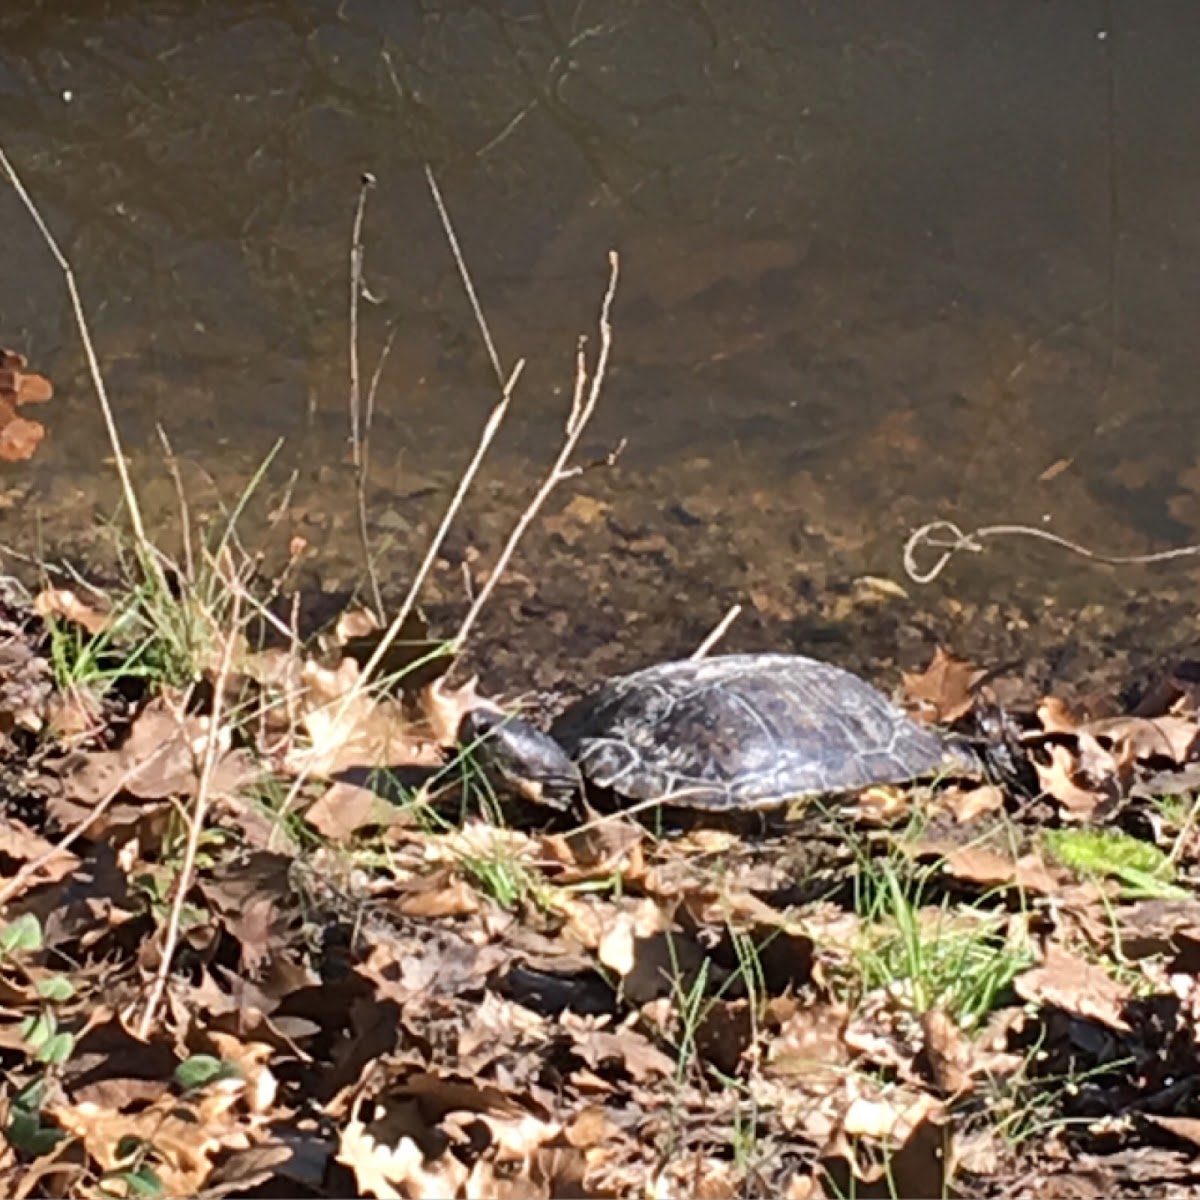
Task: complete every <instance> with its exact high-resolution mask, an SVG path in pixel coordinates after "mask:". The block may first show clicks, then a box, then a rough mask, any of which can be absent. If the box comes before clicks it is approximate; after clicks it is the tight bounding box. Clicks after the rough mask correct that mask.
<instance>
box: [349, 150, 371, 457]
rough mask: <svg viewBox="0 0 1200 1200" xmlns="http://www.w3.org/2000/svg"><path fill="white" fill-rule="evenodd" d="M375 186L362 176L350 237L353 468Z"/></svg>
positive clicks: (358, 437) (357, 451) (357, 443)
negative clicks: (366, 229)
mask: <svg viewBox="0 0 1200 1200" xmlns="http://www.w3.org/2000/svg"><path fill="white" fill-rule="evenodd" d="M374 186H375V177H374V176H373V175H371V174H364V175H363V177H362V180H361V181H360V183H359V189H358V206H357V207H356V208H355V210H354V225H353V227H352V229H351V233H350V447H351V453H352V454H353V455H354V465H355V466H356V467H357V466H358V464H359V455H360V454H361V452H362V430H361V428H360V423H361V421H362V388H361V385H360V382H359V369H358V306H359V302H360V301H361V299H362V287H363V242H362V227H363V220H364V218H365V217H366V213H367V193H368V192H369V191H370V190H371V189H372V188H373V187H374Z"/></svg>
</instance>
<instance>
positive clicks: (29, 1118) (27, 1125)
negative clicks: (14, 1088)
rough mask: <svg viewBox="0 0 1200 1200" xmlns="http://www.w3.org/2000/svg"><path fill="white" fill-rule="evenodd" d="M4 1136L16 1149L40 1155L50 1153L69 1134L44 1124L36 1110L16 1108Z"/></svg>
mask: <svg viewBox="0 0 1200 1200" xmlns="http://www.w3.org/2000/svg"><path fill="white" fill-rule="evenodd" d="M4 1136H5V1137H6V1138H7V1139H8V1142H9V1145H11V1146H13V1147H14V1148H15V1149H17V1150H21V1151H23V1152H24V1153H26V1154H32V1155H35V1156H39V1155H42V1154H49V1153H50V1151H51V1150H53V1149H54V1147H55V1146H57V1145H58V1143H59V1142H61V1141H62V1140H63V1138H65V1137H66V1136H67V1135H66V1134H65V1133H64V1132H63V1131H62V1130H61V1129H55V1128H53V1127H52V1126H48V1125H43V1124H42V1119H41V1116H40V1115H39V1114H38V1113H36V1112H24V1111H22V1110H21V1109H14V1110H13V1114H12V1117H11V1119H10V1120H9V1122H8V1128H7V1129H5V1131H4Z"/></svg>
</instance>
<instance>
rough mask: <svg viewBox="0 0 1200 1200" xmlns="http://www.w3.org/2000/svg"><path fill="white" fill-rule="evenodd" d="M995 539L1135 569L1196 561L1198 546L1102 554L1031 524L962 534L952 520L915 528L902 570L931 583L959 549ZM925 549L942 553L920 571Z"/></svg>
mask: <svg viewBox="0 0 1200 1200" xmlns="http://www.w3.org/2000/svg"><path fill="white" fill-rule="evenodd" d="M996 537H1027V538H1034V539H1035V540H1037V541H1039V542H1049V543H1050V544H1051V545H1052V546H1058V547H1060V548H1062V549H1063V550H1069V551H1070V552H1071V553H1072V554H1078V555H1079V556H1080V557H1082V558H1087V559H1090V560H1091V561H1092V562H1098V563H1105V564H1107V565H1110V566H1135V565H1145V564H1148V563H1160V562H1170V561H1171V560H1172V559H1177V558H1195V557H1196V556H1197V555H1200V544H1197V545H1191V546H1178V547H1176V548H1175V549H1173V550H1157V551H1155V552H1153V553H1151V554H1102V553H1100V552H1099V551H1098V550H1090V549H1089V548H1088V547H1087V546H1082V545H1080V544H1079V543H1078V542H1073V541H1071V540H1070V539H1069V538H1065V537H1059V535H1058V534H1056V533H1050V532H1049V530H1046V529H1038V528H1037V527H1036V526H1033V525H985V526H983V527H982V528H981V529H976V530H974V531H972V532H971V533H964V532H963V531H962V530H961V529H959V527H958V526H957V525H955V524H954V522H953V521H930V522H929V523H928V524H926V525H922V526H921V527H920V529H915V530H913V532H912V533H911V534H910V535H909V538H908V541H906V542H905V543H904V570H905V572H906V573H907V575H908V577H909V579H911V580H912V581H913V582H914V583H932V582H933V580H935V579H936V578H937V577H938V576H939V575H940V574H941V573H942V572H943V571H944V570H945V569H946V565H947V564H948V563H949V562H950V560H951V559H952V558H953V557H954V555H955V554H957V553H958V552H959V551H960V550H969V551H971V552H972V553H973V554H980V553H982V552H983V546H982V545H981V543H982V542H983V541H985V540H986V539H987V538H996ZM924 547H931V548H933V549H935V550H940V551H941V553H940V554H939V555H938V557H937V559H936V560H935V561H934V564H933V566H931V567H929V568H927V569H925V570H922V569H921V568H919V567H918V566H917V551H918V550H919V549H921V548H924Z"/></svg>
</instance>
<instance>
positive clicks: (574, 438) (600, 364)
mask: <svg viewBox="0 0 1200 1200" xmlns="http://www.w3.org/2000/svg"><path fill="white" fill-rule="evenodd" d="M608 267H609V274H608V287H607V288H606V289H605V292H604V300H603V301H602V303H601V305H600V349H599V352H598V353H597V355H596V366H595V369H594V370H593V372H592V374H591V377H590V379H589V376H588V366H587V355H586V353H585V347H584V343H583V341H582V339H581V341H580V344H579V349H578V351H577V353H576V356H575V392H574V395H573V397H572V400H571V411H570V414H569V415H568V416H567V424H566V429H565V431H564V434H563V441H562V445H561V447H560V448H559V451H558V457H557V458H556V459H555V460H554V463H553V464H552V465H551V467H550V470H549V471H548V472H547V474H546V477H545V479H543V480H542V485H541V487H539V488H538V490H537V491H536V492H535V493H534V497H533V499H532V500H531V501H530V502H529V505H528V507H527V508H526V509H525V511H524V512H523V513H522V514H521V515H520V517H519V518H518V519H517V523H516V525H515V526H513V531H512V533H511V534H509V537H508V541H507V542H505V543H504V548H503V549H502V550H501V551H500V556H499V558H497V559H496V564H495V566H494V567H493V568H492V570H491V572H490V574H489V575H488V577H487V580H486V581H485V583H484V585H483V586H482V587H481V588H480V589H479V594H478V595H477V596H476V597H475V601H474V603H473V604H472V605H471V607H470V609H469V611H468V612H467V615H466V616H465V617H464V618H463V622H462V624H461V625H460V626H459V627H458V632H457V633H456V634H455V635H454V640H453V642H452V645H453V647H454V650H455V652H456V653H458V652H461V650H462V648H463V646H464V645H465V644H466V640H467V635H468V634H469V633H470V632H471V629H472V627H473V626H474V624H475V622H476V620H477V619H478V618H479V614H480V613H481V612H482V611H483V607H484V605H485V604H487V602H488V598H489V597H490V596H491V594H492V592H493V591H494V590H495V587H496V584H497V583H498V582H499V581H500V577H501V576H502V575H503V574H504V570H505V568H506V567H507V566H508V563H509V561H510V560H511V558H512V556H513V554H514V552H515V551H516V549H517V546H518V544H519V543H520V541H521V538H522V537H523V536H524V534H525V531H526V530H527V529H528V528H529V526H530V524H531V523H532V521H533V518H534V517H535V516H536V515H537V514H538V512H539V511H540V510H541V508H542V506H543V505H544V504H545V503H546V500H547V499H548V497H549V496H550V493H551V492H552V491H553V490H554V489H555V488H556V487H557V486H558V485H559V484H560V483H562V482H563V481H564V480H566V479H570V478H572V476H574V475H577V474H578V473H579V470H580V468H579V467H573V466H571V465H570V464H571V456H572V455H573V454H574V453H575V447H576V446H577V445H578V444H579V439H580V437H581V436H582V435H583V431H584V430H585V429H586V428H587V425H588V422H589V421H590V420H591V419H592V415H593V414H594V413H595V411H596V405H597V403H599V400H600V391H601V389H602V388H603V386H604V376H605V373H606V371H607V370H608V357H609V354H610V352H611V350H612V320H611V314H612V304H613V297H614V296H615V295H616V291H617V279H618V277H619V274H620V259H619V257H618V256H617V252H616V251H615V250H612V251H610V252H609V255H608Z"/></svg>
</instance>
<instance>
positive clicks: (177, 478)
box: [154, 424, 196, 582]
mask: <svg viewBox="0 0 1200 1200" xmlns="http://www.w3.org/2000/svg"><path fill="white" fill-rule="evenodd" d="M154 428H155V430H156V431H157V433H158V440H159V441H160V442H162V447H163V462H165V463H166V464H167V473H168V474H169V475H170V476H171V482H172V483H173V484H174V485H175V497H176V499H177V500H178V501H179V524H180V530H181V534H182V537H183V566H184V570H185V571H186V572H187V575H186V578H187V580H188V581H189V582H191V581H193V580H194V579H195V578H196V557H195V554H194V552H193V550H192V517H191V506H190V505H189V504H188V500H187V492H185V491H184V487H183V476H182V475H181V474H180V471H179V459H177V458H176V457H175V450H174V448H173V447H172V445H171V439H170V438H168V437H167V431H166V430H165V429H164V428H163V427H162V426H161V425H157V424H156V425H155V426H154Z"/></svg>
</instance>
